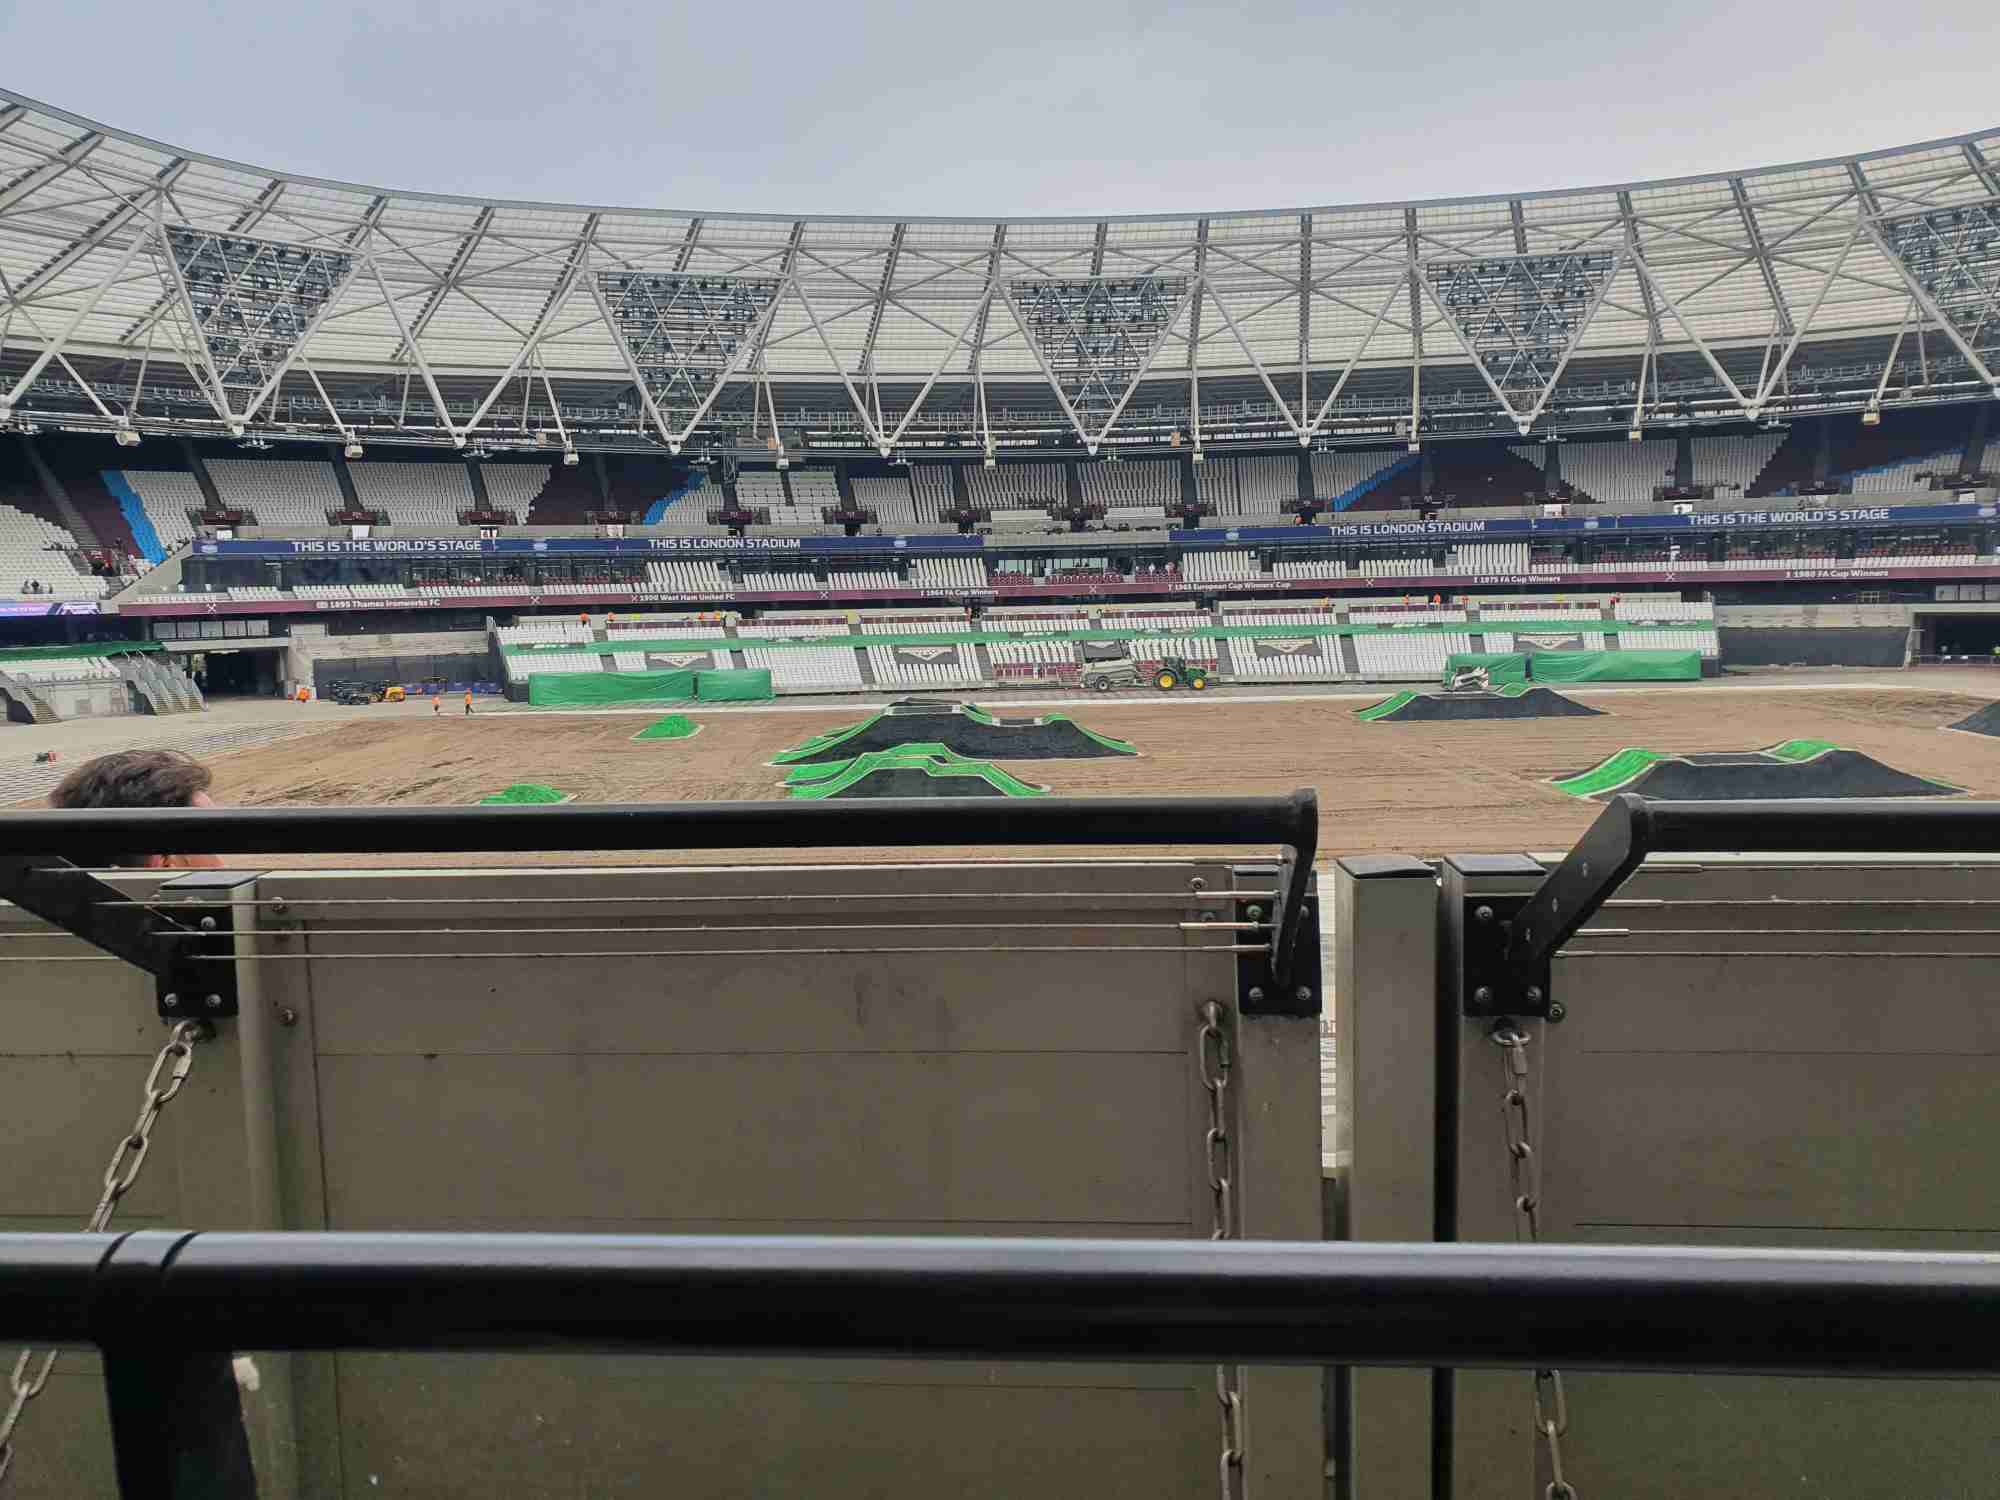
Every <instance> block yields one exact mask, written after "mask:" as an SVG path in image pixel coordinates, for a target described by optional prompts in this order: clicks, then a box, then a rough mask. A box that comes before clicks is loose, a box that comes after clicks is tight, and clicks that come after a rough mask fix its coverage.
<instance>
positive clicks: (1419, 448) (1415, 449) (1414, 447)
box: [1409, 438, 1424, 453]
mask: <svg viewBox="0 0 2000 1500" xmlns="http://www.w3.org/2000/svg"><path fill="white" fill-rule="evenodd" d="M1409 449H1410V452H1412V453H1421V452H1423V451H1424V445H1423V444H1422V443H1420V442H1418V441H1417V440H1416V439H1415V438H1411V439H1410V443H1409Z"/></svg>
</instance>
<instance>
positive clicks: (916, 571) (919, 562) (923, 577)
mask: <svg viewBox="0 0 2000 1500" xmlns="http://www.w3.org/2000/svg"><path fill="white" fill-rule="evenodd" d="M910 582H911V583H912V584H913V585H915V586H916V587H917V588H920V589H985V588H991V587H992V583H991V582H990V580H988V578H987V576H986V560H985V559H984V558H979V557H914V558H911V559H910Z"/></svg>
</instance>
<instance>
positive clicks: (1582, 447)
mask: <svg viewBox="0 0 2000 1500" xmlns="http://www.w3.org/2000/svg"><path fill="white" fill-rule="evenodd" d="M1511 451H1512V452H1513V454H1514V455H1515V457H1517V458H1520V459H1523V460H1526V461H1528V462H1537V461H1539V459H1540V456H1541V452H1542V450H1541V448H1540V447H1539V446H1533V445H1530V446H1519V445H1516V446H1513V447H1512V448H1511ZM1673 469H1674V443H1673V440H1672V439H1671V438H1648V439H1646V441H1644V442H1642V443H1568V444H1565V445H1564V447H1563V450H1562V477H1563V478H1564V479H1565V480H1566V481H1567V482H1568V483H1570V484H1572V485H1574V486H1575V487H1576V488H1577V489H1579V490H1581V491H1583V493H1584V494H1586V495H1588V496H1590V498H1591V499H1593V500H1595V501H1597V502H1598V503H1599V504H1600V505H1644V504H1646V503H1647V502H1648V501H1650V500H1651V499H1652V498H1653V491H1654V490H1656V489H1658V488H1660V487H1661V486H1662V485H1669V484H1672V483H1673Z"/></svg>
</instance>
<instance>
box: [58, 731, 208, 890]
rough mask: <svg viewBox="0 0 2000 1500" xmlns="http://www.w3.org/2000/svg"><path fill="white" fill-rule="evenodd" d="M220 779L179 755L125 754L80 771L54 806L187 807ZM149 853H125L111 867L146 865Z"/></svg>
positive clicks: (104, 757) (162, 752) (69, 777)
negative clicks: (196, 794) (197, 795)
mask: <svg viewBox="0 0 2000 1500" xmlns="http://www.w3.org/2000/svg"><path fill="white" fill-rule="evenodd" d="M214 780H215V775H214V773H213V772H211V771H210V770H209V769H208V767H207V766H205V765H203V764H202V763H201V762H200V761H198V760H195V759H194V758H193V757H192V756H187V755H183V754H181V752H180V751H178V750H119V751H116V752H114V753H112V754H110V755H100V756H98V757H97V759H96V760H93V761H87V762H85V763H84V764H83V765H80V766H78V767H77V768H76V769H75V770H74V771H71V772H70V773H69V775H67V776H65V777H63V779H62V780H61V781H60V782H59V783H58V784H57V785H56V789H55V790H54V791H52V792H50V793H49V806H51V807H69V808H83V807H187V806H190V805H191V804H192V803H193V801H194V796H195V793H197V792H205V791H207V790H208V788H209V784H210V783H211V782H213V781H214ZM146 862H147V861H146V856H145V855H143V854H121V855H119V856H118V857H117V858H115V859H106V860H105V861H104V863H105V864H106V865H144V864H145V863H146Z"/></svg>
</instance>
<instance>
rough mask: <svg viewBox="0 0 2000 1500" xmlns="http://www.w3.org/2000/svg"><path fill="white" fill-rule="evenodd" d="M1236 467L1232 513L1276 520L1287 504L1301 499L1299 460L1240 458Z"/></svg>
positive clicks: (1289, 457) (1285, 456)
mask: <svg viewBox="0 0 2000 1500" xmlns="http://www.w3.org/2000/svg"><path fill="white" fill-rule="evenodd" d="M1235 465H1236V491H1237V509H1236V510H1235V511H1234V512H1233V514H1235V515H1239V516H1248V517H1262V518H1264V519H1267V520H1269V519H1274V518H1276V517H1278V516H1279V515H1281V514H1282V513H1283V512H1282V507H1283V506H1284V504H1285V502H1286V501H1288V500H1296V499H1298V498H1299V461H1298V460H1297V459H1296V458H1294V457H1292V455H1291V454H1289V453H1265V454H1258V455H1256V456H1254V457H1251V458H1239V459H1237V460H1235ZM1203 467H1204V468H1206V467H1207V465H1205V464H1204V465H1203Z"/></svg>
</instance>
